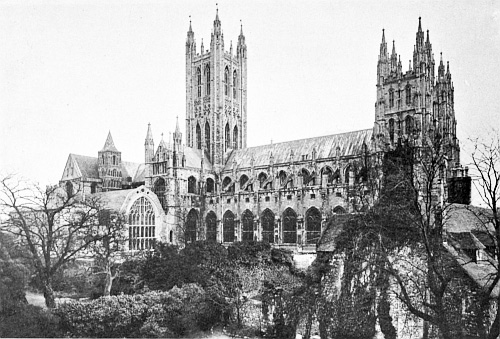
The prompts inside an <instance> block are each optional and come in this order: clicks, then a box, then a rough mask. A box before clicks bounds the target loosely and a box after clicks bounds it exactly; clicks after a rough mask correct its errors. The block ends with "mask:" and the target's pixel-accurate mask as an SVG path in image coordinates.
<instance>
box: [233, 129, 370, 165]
mask: <svg viewBox="0 0 500 339" xmlns="http://www.w3.org/2000/svg"><path fill="white" fill-rule="evenodd" d="M371 138H372V129H366V130H361V131H354V132H347V133H341V134H333V135H327V136H323V137H316V138H309V139H301V140H293V141H288V142H281V143H276V144H269V145H263V146H257V147H248V148H243V149H239V150H233V151H232V153H231V154H230V155H229V157H228V159H227V161H226V169H229V168H231V167H232V166H233V162H234V161H236V163H237V166H238V167H239V168H244V167H250V166H251V160H252V158H253V161H254V166H267V165H269V161H270V155H271V153H272V155H273V157H274V163H275V164H281V163H286V162H288V161H290V153H291V151H292V150H293V152H294V159H295V160H301V159H302V158H301V157H302V155H306V154H307V155H308V156H309V159H310V158H311V154H312V152H313V149H314V150H316V158H317V159H324V158H333V157H335V156H336V155H337V147H338V155H339V156H340V157H345V156H352V155H358V154H361V152H362V145H363V143H366V144H367V145H369V144H370V141H371Z"/></svg>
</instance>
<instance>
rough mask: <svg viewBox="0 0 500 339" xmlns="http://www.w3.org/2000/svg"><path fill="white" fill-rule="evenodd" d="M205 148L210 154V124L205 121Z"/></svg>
mask: <svg viewBox="0 0 500 339" xmlns="http://www.w3.org/2000/svg"><path fill="white" fill-rule="evenodd" d="M205 149H206V151H207V153H208V156H210V124H209V123H208V121H207V122H205Z"/></svg>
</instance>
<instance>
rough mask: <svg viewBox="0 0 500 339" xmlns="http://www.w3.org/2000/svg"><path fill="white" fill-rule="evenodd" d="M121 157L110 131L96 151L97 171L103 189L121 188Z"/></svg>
mask: <svg viewBox="0 0 500 339" xmlns="http://www.w3.org/2000/svg"><path fill="white" fill-rule="evenodd" d="M121 157H122V155H121V152H120V151H118V149H116V147H115V144H114V142H113V137H112V136H111V131H110V132H109V133H108V137H107V138H106V142H105V143H104V146H103V148H102V150H100V151H99V152H98V172H99V178H100V179H101V180H102V190H103V191H109V190H116V189H121V183H122V173H121V163H122V159H121Z"/></svg>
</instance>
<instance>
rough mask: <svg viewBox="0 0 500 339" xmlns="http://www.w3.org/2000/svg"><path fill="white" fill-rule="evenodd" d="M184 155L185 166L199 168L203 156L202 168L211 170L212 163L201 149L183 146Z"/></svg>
mask: <svg viewBox="0 0 500 339" xmlns="http://www.w3.org/2000/svg"><path fill="white" fill-rule="evenodd" d="M184 155H185V156H186V167H193V168H201V159H202V158H203V167H204V169H206V170H212V163H211V162H210V160H209V159H208V158H207V156H206V154H203V151H202V150H201V149H196V148H191V147H185V148H184Z"/></svg>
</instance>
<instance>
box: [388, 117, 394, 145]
mask: <svg viewBox="0 0 500 339" xmlns="http://www.w3.org/2000/svg"><path fill="white" fill-rule="evenodd" d="M389 139H390V140H391V143H394V119H389Z"/></svg>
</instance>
